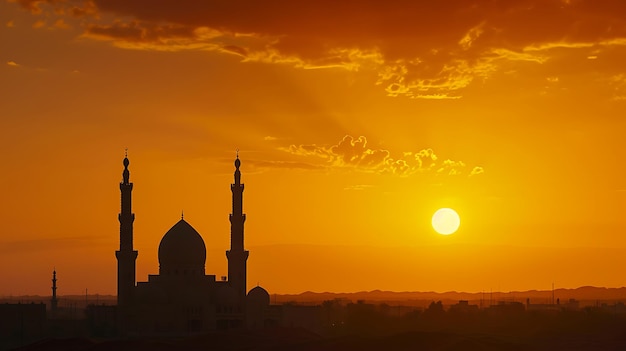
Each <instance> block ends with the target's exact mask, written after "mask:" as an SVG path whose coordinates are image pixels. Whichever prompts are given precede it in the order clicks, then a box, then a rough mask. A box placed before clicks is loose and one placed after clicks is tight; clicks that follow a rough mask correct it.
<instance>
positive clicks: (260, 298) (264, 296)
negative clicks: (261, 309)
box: [246, 286, 270, 305]
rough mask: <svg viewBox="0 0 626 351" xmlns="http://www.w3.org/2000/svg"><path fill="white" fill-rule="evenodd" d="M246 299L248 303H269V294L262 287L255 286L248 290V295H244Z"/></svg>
mask: <svg viewBox="0 0 626 351" xmlns="http://www.w3.org/2000/svg"><path fill="white" fill-rule="evenodd" d="M246 300H248V303H253V304H259V305H269V304H270V294H269V293H268V292H267V290H265V289H263V288H262V287H260V286H256V287H254V288H252V289H251V290H250V291H248V296H247V297H246Z"/></svg>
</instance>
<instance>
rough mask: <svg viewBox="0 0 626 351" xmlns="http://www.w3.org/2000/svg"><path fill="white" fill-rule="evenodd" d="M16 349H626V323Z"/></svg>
mask: <svg viewBox="0 0 626 351" xmlns="http://www.w3.org/2000/svg"><path fill="white" fill-rule="evenodd" d="M507 334H508V335H507ZM515 334H517V335H515ZM16 350H21V351H39V350H41V351H43V350H63V351H100V350H121V351H125V350H150V351H161V350H232V351H236V350H237V351H238V350H242V351H243V350H248V351H252V350H303V351H308V350H310V351H315V350H331V351H332V350H342V351H344V350H348V351H349V350H359V351H363V350H365V351H367V350H438V351H447V350H464V351H472V350H516V351H517V350H626V326H623V327H622V326H620V327H619V328H610V329H607V330H595V331H593V332H591V333H586V332H581V331H576V332H574V331H554V330H553V331H541V332H536V333H533V334H532V335H523V333H513V335H511V334H509V333H502V334H495V335H494V334H492V335H489V334H480V333H464V332H461V331H455V332H452V331H408V332H398V333H390V334H386V335H377V336H367V335H344V336H337V337H325V338H323V337H320V336H318V335H316V334H314V333H310V332H308V331H306V330H304V329H299V328H275V329H267V330H262V331H246V332H215V333H210V334H205V335H197V336H188V337H181V338H159V337H155V338H142V339H114V340H95V339H86V338H70V339H46V340H42V341H39V342H36V343H34V344H31V345H28V346H25V347H21V348H18V349H16Z"/></svg>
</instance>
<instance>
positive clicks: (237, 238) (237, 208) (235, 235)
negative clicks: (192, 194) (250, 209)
mask: <svg viewBox="0 0 626 351" xmlns="http://www.w3.org/2000/svg"><path fill="white" fill-rule="evenodd" d="M236 156H237V158H236V159H235V174H234V178H235V179H234V180H235V182H234V183H233V184H231V185H230V190H231V192H232V193H233V211H232V213H231V214H230V216H229V219H230V250H228V251H226V257H227V258H228V281H229V282H230V285H231V286H232V287H233V288H234V289H235V291H237V297H238V301H239V303H240V308H241V311H242V312H243V311H244V308H245V297H246V279H247V278H246V261H247V260H248V254H249V252H248V251H247V250H245V249H244V244H243V243H244V241H243V224H244V222H245V221H246V215H245V214H244V213H243V189H244V185H243V184H242V183H241V171H240V170H239V168H240V167H241V160H239V150H237V154H236Z"/></svg>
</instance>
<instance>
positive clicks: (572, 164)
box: [0, 0, 626, 295]
mask: <svg viewBox="0 0 626 351" xmlns="http://www.w3.org/2000/svg"><path fill="white" fill-rule="evenodd" d="M251 3H252V4H251ZM624 14H626V3H624V2H623V1H621V0H601V1H599V0H558V1H557V0H535V1H531V0H514V1H513V0H511V1H486V0H485V1H472V2H470V1H466V0H453V1H446V2H436V1H428V2H427V1H409V0H405V1H329V0H315V1H310V0H303V1H286V0H269V1H258V2H249V1H241V0H233V1H191V0H189V1H174V0H133V1H130V0H47V1H35V0H17V1H15V0H13V1H11V0H9V1H6V0H0V131H1V138H0V147H1V148H2V150H3V151H2V153H1V156H2V159H1V162H0V168H1V169H0V184H1V185H0V187H1V189H0V190H1V193H2V199H3V201H1V202H0V220H2V222H3V226H2V231H1V233H2V234H1V236H0V281H2V282H3V283H2V284H0V295H11V294H12V295H21V294H49V293H50V278H51V271H52V269H53V267H56V269H57V271H58V278H59V290H58V291H59V294H60V295H63V294H81V293H84V289H85V288H88V289H89V292H90V293H100V294H112V293H115V291H116V287H115V282H116V278H115V274H116V261H115V255H114V251H115V250H116V249H117V247H118V240H119V237H118V235H119V223H118V222H117V213H118V212H119V201H120V200H119V196H120V195H119V188H118V183H119V181H120V180H121V172H122V169H123V166H122V159H123V156H124V148H125V147H128V148H129V158H130V161H131V163H130V171H131V181H132V182H134V183H135V187H134V191H133V211H134V212H135V214H136V221H135V247H136V249H137V250H139V258H138V261H137V279H138V280H139V281H145V280H147V275H148V274H156V273H157V272H158V261H157V256H156V253H157V248H158V245H159V241H160V238H161V237H162V235H163V234H164V233H165V232H166V231H167V230H168V229H169V228H170V227H171V226H172V225H173V224H175V223H176V222H177V221H178V219H179V217H180V212H181V210H184V211H185V219H186V220H187V221H188V222H189V223H190V224H192V225H193V226H194V227H195V228H196V229H197V230H198V231H199V232H200V233H201V234H202V236H203V238H204V240H205V243H206V245H207V256H208V259H207V267H206V271H207V273H208V274H215V275H217V276H218V277H219V276H222V275H226V257H225V254H224V251H225V250H226V249H227V248H228V243H229V222H228V214H229V212H230V206H231V204H230V188H229V184H230V183H231V182H232V172H233V170H234V168H233V164H232V161H233V159H234V156H235V149H237V148H239V149H240V150H241V151H240V156H241V159H242V168H241V170H242V173H243V178H242V180H243V182H244V183H245V184H246V191H245V192H244V211H245V212H246V213H247V215H248V220H247V222H246V246H247V248H248V249H249V250H250V259H249V260H248V271H249V274H248V276H249V281H248V285H249V286H253V285H256V284H257V283H259V284H261V285H263V286H264V287H265V288H266V289H267V290H268V291H270V293H297V292H302V291H306V290H312V291H337V292H339V291H341V292H350V291H360V290H373V289H382V290H396V291H406V290H422V291H426V290H428V291H430V290H432V291H447V290H459V291H481V290H485V291H487V290H490V289H493V290H494V291H496V290H502V291H509V290H522V289H549V288H550V287H551V284H552V283H553V282H554V283H555V286H556V287H578V286H581V285H597V286H607V287H620V286H624V285H625V282H626V275H625V274H624V273H623V267H626V239H625V238H624V235H625V234H626V148H625V147H624V146H625V144H626V142H625V141H624V140H625V139H624V138H625V136H624V135H625V133H626V117H625V116H624V111H626V68H625V66H624V62H625V60H626V16H625V15H624ZM440 207H452V208H455V209H456V210H457V211H458V212H459V214H460V216H461V228H460V230H459V231H458V232H457V233H456V234H454V235H450V236H441V235H437V234H436V233H435V232H434V231H433V230H432V228H431V226H430V217H431V216H432V214H433V213H434V211H435V210H436V209H438V208H440Z"/></svg>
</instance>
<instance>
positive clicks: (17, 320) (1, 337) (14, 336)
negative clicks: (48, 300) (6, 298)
mask: <svg viewBox="0 0 626 351" xmlns="http://www.w3.org/2000/svg"><path fill="white" fill-rule="evenodd" d="M45 332H46V305H45V304H44V303H26V304H25V303H11V304H9V303H4V304H0V348H4V347H7V348H12V347H16V346H20V345H24V344H25V343H28V342H32V341H34V340H38V339H41V338H43V337H44V336H45Z"/></svg>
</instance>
